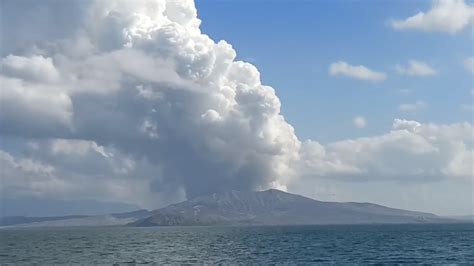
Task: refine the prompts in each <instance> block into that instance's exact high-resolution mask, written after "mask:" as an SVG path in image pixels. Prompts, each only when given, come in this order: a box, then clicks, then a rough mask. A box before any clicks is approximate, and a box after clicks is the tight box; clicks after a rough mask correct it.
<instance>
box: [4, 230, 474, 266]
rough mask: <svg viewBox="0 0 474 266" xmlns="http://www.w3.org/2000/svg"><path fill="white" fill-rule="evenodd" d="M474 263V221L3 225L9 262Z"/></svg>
mask: <svg viewBox="0 0 474 266" xmlns="http://www.w3.org/2000/svg"><path fill="white" fill-rule="evenodd" d="M149 262H156V263H159V264H162V263H211V264H214V263H224V264H226V263H228V264H234V263H243V264H247V263H258V264H269V263H318V262H335V263H449V264H453V263H474V225H473V224H445V225H338V226H253V227H252V226H248V227H154V228H131V227H93V228H87V227H76V228H29V229H8V230H5V229H2V230H0V264H2V263H15V264H17V263H27V264H30V263H41V264H53V263H56V264H64V263H86V264H91V263H107V264H109V263H149Z"/></svg>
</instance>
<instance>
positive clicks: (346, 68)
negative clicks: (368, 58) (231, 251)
mask: <svg viewBox="0 0 474 266" xmlns="http://www.w3.org/2000/svg"><path fill="white" fill-rule="evenodd" d="M329 74H330V75H331V76H339V75H342V76H347V77H351V78H355V79H361V80H370V81H382V80H385V79H386V78H387V75H386V74H385V73H382V72H377V71H373V70H370V69H368V68H367V67H365V66H362V65H359V66H352V65H349V64H348V63H346V62H344V61H338V62H335V63H332V64H331V65H330V66H329Z"/></svg>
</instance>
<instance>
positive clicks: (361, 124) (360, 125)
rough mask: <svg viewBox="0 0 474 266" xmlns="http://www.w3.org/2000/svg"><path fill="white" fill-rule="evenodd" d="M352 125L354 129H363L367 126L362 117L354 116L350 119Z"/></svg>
mask: <svg viewBox="0 0 474 266" xmlns="http://www.w3.org/2000/svg"><path fill="white" fill-rule="evenodd" d="M352 123H353V124H354V126H355V127H356V128H364V127H366V126H367V119H365V117H363V116H356V117H354V119H352Z"/></svg>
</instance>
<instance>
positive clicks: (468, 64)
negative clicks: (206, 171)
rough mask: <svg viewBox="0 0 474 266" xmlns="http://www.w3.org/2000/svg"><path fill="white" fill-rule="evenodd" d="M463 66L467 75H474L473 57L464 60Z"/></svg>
mask: <svg viewBox="0 0 474 266" xmlns="http://www.w3.org/2000/svg"><path fill="white" fill-rule="evenodd" d="M463 65H464V67H465V68H466V70H467V71H469V73H471V74H473V75H474V56H472V57H468V58H466V59H464V61H463Z"/></svg>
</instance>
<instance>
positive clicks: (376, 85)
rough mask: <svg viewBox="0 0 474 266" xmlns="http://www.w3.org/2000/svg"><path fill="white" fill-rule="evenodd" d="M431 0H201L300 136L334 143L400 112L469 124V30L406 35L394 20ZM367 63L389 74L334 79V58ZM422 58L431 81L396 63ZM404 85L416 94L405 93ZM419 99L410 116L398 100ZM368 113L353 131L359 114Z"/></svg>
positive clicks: (382, 128) (217, 31)
mask: <svg viewBox="0 0 474 266" xmlns="http://www.w3.org/2000/svg"><path fill="white" fill-rule="evenodd" d="M431 5H432V3H431V2H430V1H398V2H397V1H363V2H362V1H351V2H348V1H304V2H298V3H295V2H291V1H220V2H219V1H197V2H196V7H197V9H198V16H199V17H200V18H201V20H202V21H203V22H202V25H201V29H202V31H203V32H204V33H206V34H208V35H209V36H211V38H213V39H214V40H216V41H217V40H221V39H223V40H226V41H228V42H229V43H231V44H232V46H233V47H234V49H236V51H237V54H238V58H240V59H241V60H244V61H249V62H251V63H253V64H255V65H256V66H257V67H258V69H259V71H260V73H261V78H262V80H263V82H264V84H266V85H270V86H272V87H273V88H274V89H275V90H276V92H277V95H278V96H279V97H280V100H281V102H282V112H283V114H284V115H285V117H286V119H287V120H288V121H289V122H290V123H291V124H292V125H293V126H294V127H295V129H296V132H297V135H298V136H299V137H300V138H302V139H306V138H311V139H317V140H319V141H321V142H330V141H335V140H340V139H346V138H353V137H360V136H370V135H376V134H379V133H382V132H386V131H387V130H389V129H390V128H391V124H392V121H393V119H394V118H405V119H413V120H417V121H420V122H432V123H453V122H460V121H472V112H469V111H466V110H463V109H462V108H461V107H460V105H461V104H469V103H470V102H472V100H471V99H472V98H471V95H470V90H471V89H472V88H473V87H474V86H473V80H472V76H471V75H470V73H469V72H468V71H466V70H465V69H464V67H463V64H462V62H463V60H464V59H465V58H466V57H469V56H472V54H473V48H472V27H467V28H464V29H463V30H462V31H459V32H456V33H454V34H449V33H444V32H421V31H400V30H395V29H393V28H392V27H391V26H390V20H391V19H405V18H407V17H410V16H412V15H414V14H416V13H417V12H420V11H426V10H429V9H430V7H431ZM339 60H342V61H346V62H348V63H349V64H351V65H364V66H366V67H368V68H370V69H372V70H376V71H381V72H384V73H386V74H387V75H388V78H387V79H386V80H384V81H381V82H372V81H364V80H356V79H351V78H347V77H338V76H330V75H329V73H328V68H329V65H330V64H331V63H333V62H336V61H339ZM408 60H418V61H423V62H426V63H427V64H428V65H430V66H431V67H432V68H433V69H435V70H436V71H437V74H436V75H433V76H428V77H418V76H405V75H400V74H398V73H397V72H396V71H395V65H396V64H401V65H405V64H407V62H408ZM401 90H410V91H411V92H410V93H403V92H401ZM417 101H423V102H425V103H426V104H427V107H426V108H425V109H424V110H420V111H418V112H415V113H404V112H400V111H398V110H397V108H398V106H399V105H400V104H405V103H415V102H417ZM356 115H360V116H364V117H365V118H366V119H367V127H366V128H363V129H356V128H354V126H353V125H352V119H353V117H354V116H356Z"/></svg>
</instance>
